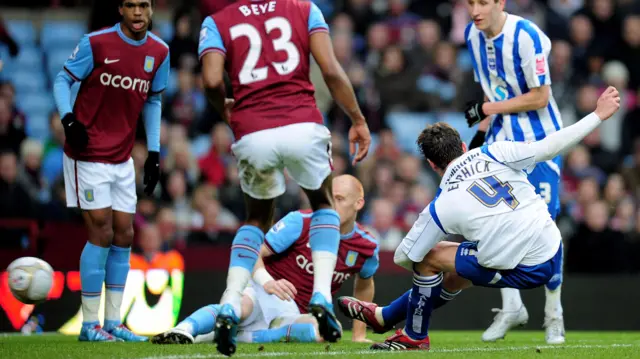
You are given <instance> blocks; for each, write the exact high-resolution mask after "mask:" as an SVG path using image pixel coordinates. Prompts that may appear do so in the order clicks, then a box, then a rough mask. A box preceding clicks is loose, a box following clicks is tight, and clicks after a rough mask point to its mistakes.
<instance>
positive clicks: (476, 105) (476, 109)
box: [464, 102, 487, 127]
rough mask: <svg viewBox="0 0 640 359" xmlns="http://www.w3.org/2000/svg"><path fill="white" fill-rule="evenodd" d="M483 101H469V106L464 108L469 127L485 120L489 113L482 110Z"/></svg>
mask: <svg viewBox="0 0 640 359" xmlns="http://www.w3.org/2000/svg"><path fill="white" fill-rule="evenodd" d="M482 105H483V103H482V102H469V103H467V108H466V109H465V110H464V117H465V118H466V119H467V124H468V125H469V127H473V126H475V124H477V123H479V122H481V121H482V120H484V119H485V118H486V117H487V115H486V114H485V113H484V111H482Z"/></svg>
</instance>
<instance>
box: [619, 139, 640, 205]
mask: <svg viewBox="0 0 640 359" xmlns="http://www.w3.org/2000/svg"><path fill="white" fill-rule="evenodd" d="M622 176H623V178H624V180H625V183H626V186H627V188H629V191H630V192H631V193H632V194H633V195H634V196H635V197H636V198H640V138H637V139H636V140H635V142H634V151H633V154H632V156H631V163H630V164H628V165H626V166H625V167H624V168H623V169H622Z"/></svg>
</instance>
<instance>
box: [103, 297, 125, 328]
mask: <svg viewBox="0 0 640 359" xmlns="http://www.w3.org/2000/svg"><path fill="white" fill-rule="evenodd" d="M123 294H124V292H123V291H117V290H109V289H107V291H106V295H105V305H104V320H112V321H118V322H119V321H120V320H121V316H120V308H121V306H122V295H123Z"/></svg>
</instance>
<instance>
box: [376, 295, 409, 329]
mask: <svg viewBox="0 0 640 359" xmlns="http://www.w3.org/2000/svg"><path fill="white" fill-rule="evenodd" d="M410 295H411V289H409V290H408V291H406V292H405V293H404V294H403V295H401V296H400V297H398V298H397V299H396V300H394V301H393V302H391V304H389V305H387V306H385V307H382V319H383V320H384V325H385V326H394V325H396V324H398V323H400V322H401V321H403V320H405V319H406V318H407V306H408V305H409V296H410Z"/></svg>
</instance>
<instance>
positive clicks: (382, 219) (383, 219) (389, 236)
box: [369, 199, 404, 251]
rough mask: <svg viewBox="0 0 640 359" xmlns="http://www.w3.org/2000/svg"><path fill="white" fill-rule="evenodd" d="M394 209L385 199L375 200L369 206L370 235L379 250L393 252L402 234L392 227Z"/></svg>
mask: <svg viewBox="0 0 640 359" xmlns="http://www.w3.org/2000/svg"><path fill="white" fill-rule="evenodd" d="M394 218H395V208H394V207H393V203H391V202H390V201H388V200H385V199H376V200H374V201H373V203H372V204H371V222H370V224H369V225H370V227H371V235H372V236H373V237H374V238H376V239H377V240H378V243H379V245H380V250H387V251H393V250H395V249H396V248H397V247H398V245H399V244H400V242H401V241H402V239H403V238H404V234H403V233H402V232H401V231H400V229H398V228H397V227H395V226H394Z"/></svg>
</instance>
